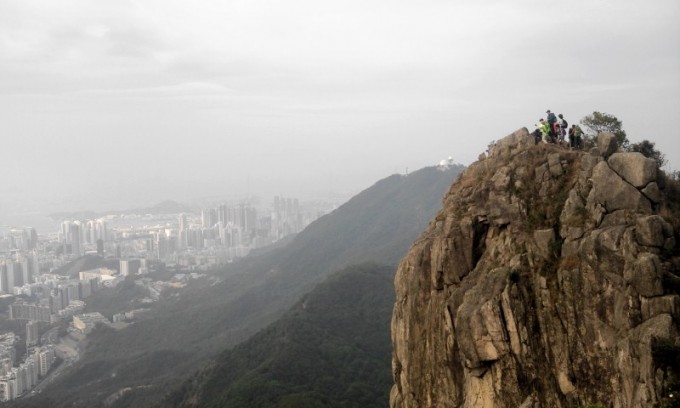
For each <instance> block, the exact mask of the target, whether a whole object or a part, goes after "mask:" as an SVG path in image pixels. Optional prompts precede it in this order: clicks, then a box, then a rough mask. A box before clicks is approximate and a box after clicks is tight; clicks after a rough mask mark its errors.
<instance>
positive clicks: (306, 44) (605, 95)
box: [0, 0, 680, 211]
mask: <svg viewBox="0 0 680 408" xmlns="http://www.w3.org/2000/svg"><path fill="white" fill-rule="evenodd" d="M546 109H552V110H553V111H555V112H558V113H559V112H561V113H563V114H564V115H565V117H566V119H567V120H568V121H569V122H570V123H577V122H578V121H579V120H580V119H581V118H582V117H583V116H585V115H586V114H589V113H592V112H593V111H595V110H597V111H601V112H607V113H610V114H614V115H616V116H617V117H618V118H619V119H621V120H622V121H623V128H624V129H625V130H626V131H627V133H628V136H629V139H630V140H631V141H632V142H636V141H640V140H642V139H650V140H652V141H654V142H656V144H657V147H658V148H659V149H660V150H662V151H663V152H665V153H666V156H667V158H668V159H669V162H670V166H671V168H672V169H680V132H679V131H678V125H677V121H678V119H679V118H680V2H679V1H677V0H653V1H649V2H641V1H639V0H623V1H622V0H612V1H597V0H576V1H573V0H572V1H563V2H545V1H538V0H536V1H532V0H522V1H455V0H451V1H402V0H360V1H359V0H356V1H355V0H342V1H332V2H331V1H319V0H309V1H307V0H304V1H299V0H289V1H273V0H272V1H261V0H244V1H233V0H232V1H230V0H222V1H194V2H187V1H177V0H162V1H161V0H116V1H93V0H89V1H88V0H59V1H54V0H0V134H1V136H0V137H1V140H2V150H1V151H2V159H1V160H0V163H2V164H1V166H2V169H3V174H4V177H3V182H2V183H1V184H0V211H10V209H12V211H14V210H16V208H17V206H19V205H21V206H27V208H28V207H31V208H33V207H35V208H38V207H39V206H40V207H41V208H45V207H51V208H48V209H47V210H65V209H71V210H76V209H86V208H97V209H104V208H121V207H123V208H125V207H131V206H135V205H136V204H137V203H144V204H146V203H153V202H156V201H159V200H161V199H176V200H179V201H182V200H187V199H189V198H190V197H196V198H200V197H238V196H243V195H246V194H258V195H263V196H266V195H267V194H272V195H273V194H283V195H287V196H299V197H300V198H306V197H323V196H325V195H329V194H353V193H357V192H359V191H360V190H362V189H364V188H366V187H368V186H370V185H371V184H373V183H374V182H375V181H377V180H378V179H380V178H383V177H386V176H388V175H390V174H392V173H395V172H398V173H404V172H405V171H406V170H407V169H408V170H409V171H413V170H416V169H419V168H421V167H424V166H430V165H434V164H436V163H438V162H439V161H440V160H441V159H444V158H446V157H448V156H452V157H453V159H454V161H456V162H459V163H462V164H466V165H467V164H470V163H471V162H473V161H474V160H476V158H477V156H478V155H479V154H480V153H481V152H483V151H484V150H485V149H486V146H487V145H488V143H489V142H490V141H491V140H494V139H499V138H501V137H503V136H505V135H507V134H509V133H512V132H513V131H515V130H516V129H519V128H521V127H524V126H526V127H528V128H529V129H530V130H532V128H533V125H534V123H536V122H537V120H538V118H539V117H541V116H543V115H544V114H545V111H546Z"/></svg>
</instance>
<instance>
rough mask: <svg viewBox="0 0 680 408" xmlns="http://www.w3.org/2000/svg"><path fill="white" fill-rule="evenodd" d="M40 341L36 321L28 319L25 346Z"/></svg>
mask: <svg viewBox="0 0 680 408" xmlns="http://www.w3.org/2000/svg"><path fill="white" fill-rule="evenodd" d="M39 342H40V328H39V326H38V322H37V321H35V320H30V321H29V322H28V323H26V347H31V346H35V345H36V344H38V343H39Z"/></svg>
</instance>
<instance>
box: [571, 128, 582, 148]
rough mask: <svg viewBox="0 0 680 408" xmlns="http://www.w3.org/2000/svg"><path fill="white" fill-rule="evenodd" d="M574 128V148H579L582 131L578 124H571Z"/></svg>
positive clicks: (580, 146)
mask: <svg viewBox="0 0 680 408" xmlns="http://www.w3.org/2000/svg"><path fill="white" fill-rule="evenodd" d="M572 127H573V128H574V138H575V141H576V149H579V150H580V149H581V148H582V147H583V131H582V130H581V127H580V126H579V125H572Z"/></svg>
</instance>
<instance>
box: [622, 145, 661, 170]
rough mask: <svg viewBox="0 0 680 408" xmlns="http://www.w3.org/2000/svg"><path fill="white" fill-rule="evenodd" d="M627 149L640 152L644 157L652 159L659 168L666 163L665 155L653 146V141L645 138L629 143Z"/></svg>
mask: <svg viewBox="0 0 680 408" xmlns="http://www.w3.org/2000/svg"><path fill="white" fill-rule="evenodd" d="M628 150H629V151H631V152H640V153H642V154H643V155H644V156H645V157H649V158H650V159H654V161H656V164H657V166H659V168H662V167H663V166H664V165H665V164H666V155H664V154H663V153H661V152H660V151H658V150H657V149H656V148H655V147H654V142H650V141H649V140H647V139H645V140H643V141H641V142H640V143H633V144H631V145H630V146H629V147H628Z"/></svg>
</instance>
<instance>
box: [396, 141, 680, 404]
mask: <svg viewBox="0 0 680 408" xmlns="http://www.w3.org/2000/svg"><path fill="white" fill-rule="evenodd" d="M611 136H613V135H611ZM607 137H608V136H606V135H605V136H603V137H602V138H600V139H603V140H602V143H601V144H600V143H599V142H600V141H601V140H600V139H598V146H599V148H598V149H595V150H594V152H595V153H597V154H595V155H591V154H589V153H585V152H567V151H566V150H561V149H560V148H559V147H557V146H551V145H544V144H539V145H536V146H534V144H533V142H532V141H531V142H529V141H528V140H530V139H528V132H526V131H525V130H520V131H517V132H515V133H513V134H512V135H510V136H508V137H507V138H505V139H501V140H499V141H497V142H496V143H495V144H494V146H492V147H491V148H490V154H489V156H488V157H487V158H486V159H485V160H484V161H483V162H480V163H474V164H472V165H471V166H470V167H469V168H468V169H467V170H466V171H465V172H464V173H463V174H462V175H461V177H460V178H459V179H458V180H457V181H456V182H455V183H454V184H453V186H452V187H451V189H450V191H449V193H448V194H447V196H446V197H445V198H444V207H443V209H442V210H441V212H440V213H439V214H438V216H437V222H433V223H431V224H430V227H429V228H428V230H427V231H425V232H424V233H423V235H422V237H421V238H420V239H419V240H418V241H416V242H415V243H414V245H413V247H412V248H411V250H410V251H409V253H408V254H407V255H406V256H405V257H404V258H403V260H402V262H401V264H400V265H399V268H398V270H397V274H396V277H395V289H396V293H397V300H396V302H395V307H394V312H393V319H392V338H393V348H394V354H393V367H394V380H395V385H394V387H393V389H392V392H391V394H390V406H391V407H392V408H407V407H409V408H428V407H456V408H473V407H475V408H478V407H483V408H510V407H512V408H516V407H526V408H529V407H531V408H539V407H542V408H545V407H555V408H571V407H574V406H587V405H588V404H589V403H594V402H603V403H606V404H607V405H606V406H607V407H617V408H632V407H643V406H654V404H657V403H658V402H659V401H660V397H661V394H660V392H661V390H662V385H663V383H664V381H665V380H664V378H666V377H665V374H664V372H663V371H659V370H658V369H656V368H655V367H656V366H655V365H654V361H653V357H652V351H651V348H652V346H651V344H652V340H653V339H654V338H664V339H670V340H672V341H676V343H677V344H680V338H678V333H679V332H680V330H678V323H677V322H678V320H680V319H679V316H678V315H679V314H680V296H678V295H677V293H675V292H668V291H665V290H664V282H666V281H672V282H676V280H677V281H678V285H680V278H677V277H676V276H675V275H674V274H673V273H672V272H671V270H677V269H678V268H679V267H678V264H680V260H677V261H676V260H675V258H672V259H670V260H669V259H666V258H664V256H665V255H664V254H666V253H675V254H677V253H680V249H679V248H678V246H677V243H676V241H675V239H674V237H675V232H674V231H673V227H672V226H671V224H670V223H668V222H667V221H666V220H664V219H663V217H661V216H660V215H659V214H657V213H655V212H654V210H655V208H656V207H659V205H656V204H658V203H663V202H664V200H665V198H664V197H663V191H662V190H661V189H660V188H659V187H658V186H657V191H658V196H657V195H655V192H653V191H651V190H652V189H653V188H654V187H650V186H652V185H655V184H656V183H654V182H653V181H651V182H650V183H648V184H647V185H646V187H645V188H644V190H647V189H649V190H647V193H645V194H644V195H643V193H641V192H640V191H639V190H638V189H637V188H636V187H634V186H633V184H635V185H639V184H640V183H641V182H642V181H640V182H638V181H636V180H638V179H637V177H640V179H639V180H647V179H648V180H652V178H650V176H645V175H637V174H629V173H630V170H629V169H623V168H619V171H617V172H615V171H613V170H612V169H611V168H610V167H609V166H610V164H611V163H608V162H607V161H604V160H603V158H602V156H604V157H609V156H610V155H612V154H613V153H614V151H615V150H616V143H615V138H614V140H613V141H612V140H609V141H605V140H604V139H605V138H607ZM609 139H611V138H609ZM605 142H606V143H605ZM600 153H602V154H600ZM614 156H616V157H614ZM614 156H612V157H613V158H612V157H610V161H611V162H612V163H615V164H614V166H619V164H618V161H619V160H620V159H619V158H618V156H617V155H616V154H614ZM635 160H637V159H635ZM644 166H645V165H643V167H644ZM617 168H618V167H617ZM558 169H559V170H558ZM572 169H574V170H576V171H571V170H572ZM617 173H618V174H617ZM622 176H623V177H625V180H624V178H622ZM650 200H652V202H654V203H655V206H654V207H655V208H652V204H651V202H650ZM557 233H559V235H558V234H557ZM662 248H664V249H663V250H662ZM664 279H665V280H664Z"/></svg>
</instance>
